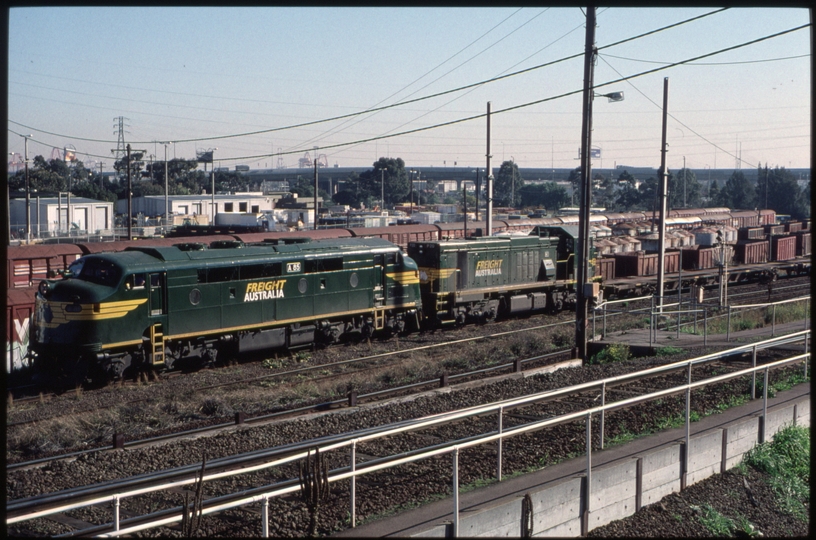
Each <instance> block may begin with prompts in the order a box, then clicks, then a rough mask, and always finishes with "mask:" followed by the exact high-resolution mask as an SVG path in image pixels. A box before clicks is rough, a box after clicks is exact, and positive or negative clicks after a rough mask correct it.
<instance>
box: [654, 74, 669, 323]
mask: <svg viewBox="0 0 816 540" xmlns="http://www.w3.org/2000/svg"><path fill="white" fill-rule="evenodd" d="M668 116H669V78H668V77H666V78H664V79H663V142H662V144H661V146H660V218H659V219H660V227H659V230H658V235H659V236H658V255H657V306H658V310H659V311H660V313H663V277H664V276H663V274H664V272H665V267H666V260H665V258H666V211H667V208H666V206H667V199H668V191H669V185H668V184H669V181H668V174H667V173H666V152H668V144H667V143H666V125H667V122H668Z"/></svg>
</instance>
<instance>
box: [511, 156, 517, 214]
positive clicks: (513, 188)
mask: <svg viewBox="0 0 816 540" xmlns="http://www.w3.org/2000/svg"><path fill="white" fill-rule="evenodd" d="M510 169H511V171H512V173H513V179H512V180H511V181H510V206H511V207H512V208H515V207H516V158H514V157H513V156H510Z"/></svg>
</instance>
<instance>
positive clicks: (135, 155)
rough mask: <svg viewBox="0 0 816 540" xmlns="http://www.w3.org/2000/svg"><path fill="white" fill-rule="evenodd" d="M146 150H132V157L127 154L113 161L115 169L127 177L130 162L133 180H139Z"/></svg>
mask: <svg viewBox="0 0 816 540" xmlns="http://www.w3.org/2000/svg"><path fill="white" fill-rule="evenodd" d="M143 157H144V152H131V153H130V157H128V156H127V154H126V155H124V156H122V158H121V159H118V160H116V161H115V162H114V163H113V169H114V170H115V171H116V172H117V173H119V175H120V176H123V177H126V176H127V171H128V164H129V165H130V167H129V168H130V178H131V182H136V181H138V179H139V178H141V171H142V168H143V167H144V165H145V163H144V161H142V158H143Z"/></svg>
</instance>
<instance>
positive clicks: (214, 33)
mask: <svg viewBox="0 0 816 540" xmlns="http://www.w3.org/2000/svg"><path fill="white" fill-rule="evenodd" d="M713 11H715V8H688V9H677V8H654V9H647V8H628V9H624V8H606V9H605V8H600V9H599V10H598V16H597V19H598V25H597V28H596V44H597V46H598V47H599V48H600V58H599V59H598V62H597V65H596V68H595V84H596V85H602V84H603V83H605V82H608V81H612V80H615V79H619V78H621V77H624V76H626V77H628V76H632V75H635V74H639V73H642V72H644V71H648V70H654V69H656V68H659V67H661V66H664V65H666V64H668V63H674V62H682V61H685V60H688V59H691V58H694V57H697V56H700V55H705V54H709V53H713V52H716V51H719V50H721V49H726V48H729V47H735V46H738V45H741V44H744V43H747V42H749V41H752V40H755V39H758V38H762V37H765V36H770V35H772V34H775V33H778V32H783V31H786V30H790V29H793V28H796V27H799V26H802V25H808V24H809V23H810V18H809V13H808V10H807V9H803V8H802V9H794V8H761V9H760V8H741V9H736V8H733V9H729V10H726V11H724V12H721V13H717V14H714V15H711V16H708V17H705V18H703V19H700V20H698V21H695V22H690V23H688V24H684V25H681V26H677V27H674V28H670V29H667V30H664V31H660V32H657V33H654V34H652V35H650V36H647V37H642V38H640V39H635V40H633V41H630V42H627V43H624V44H621V45H617V46H614V47H609V48H605V47H606V46H607V45H610V44H613V43H615V42H618V41H621V40H624V39H629V38H632V37H635V36H638V35H639V34H642V33H645V32H649V31H654V30H658V29H661V28H663V27H666V26H669V25H672V24H675V23H679V22H681V21H684V20H686V19H689V18H692V17H695V16H698V15H703V14H706V13H711V12H713ZM584 24H585V16H584V13H583V12H582V11H581V10H580V9H579V8H551V9H548V8H523V9H519V8H426V7H422V8H419V7H418V8H342V7H341V8H323V7H320V8H318V7H312V8H294V7H293V8H274V7H271V8H194V7H190V8H186V7H181V8H180V7H172V8H162V7H145V8H116V7H110V8H103V7H80V8H76V7H74V8H71V7H68V8H61V7H38V8H12V9H11V10H10V11H9V47H8V55H9V57H8V68H9V73H8V130H9V133H8V152H17V153H22V152H23V148H24V142H23V139H22V138H21V137H20V136H19V135H20V134H24V135H27V134H31V135H32V138H31V140H30V141H29V156H34V155H43V156H45V157H46V158H50V156H51V155H52V152H53V148H55V147H56V148H65V147H69V148H76V150H77V154H78V157H79V159H81V160H82V161H83V162H85V164H86V166H94V163H95V162H96V165H95V166H96V167H99V165H98V162H99V161H101V162H102V163H103V164H104V170H111V165H112V163H113V159H112V156H113V154H112V153H111V150H112V149H115V148H116V146H117V134H118V132H117V129H116V127H117V122H116V120H115V119H116V118H118V117H120V116H122V117H124V118H125V130H126V133H125V142H128V143H131V145H132V147H133V148H134V149H144V150H147V151H148V153H149V154H155V155H157V156H158V157H157V158H156V159H159V160H162V159H164V147H163V146H162V145H161V143H160V142H159V143H156V142H153V141H168V140H169V141H174V144H173V145H172V146H170V147H169V150H168V156H169V157H171V158H172V157H173V156H175V157H180V158H181V157H183V158H187V159H192V158H194V157H195V154H196V151H197V150H206V149H208V148H217V150H216V151H215V159H216V161H219V160H223V161H221V162H220V166H223V167H230V168H233V167H234V166H235V165H238V164H245V165H249V166H250V167H251V168H253V169H255V168H265V167H276V166H278V165H281V164H282V165H283V166H286V167H295V166H297V160H298V158H300V157H303V155H304V153H305V152H307V151H308V152H309V153H310V154H311V155H312V156H314V154H315V150H314V149H313V147H315V146H317V147H318V150H317V151H316V153H317V154H318V155H322V154H325V156H326V160H327V161H328V163H329V165H331V166H333V165H335V164H337V165H339V166H341V167H345V166H370V165H371V164H372V163H373V162H374V161H375V160H376V159H377V158H378V157H380V156H388V157H401V158H402V159H403V160H405V162H406V165H407V166H409V167H410V166H443V165H446V166H454V163H455V164H456V165H458V166H468V167H477V166H479V167H483V166H484V165H485V157H484V156H485V151H486V121H485V119H484V118H478V119H474V120H469V121H465V122H459V123H455V124H453V125H449V126H446V127H436V128H433V129H427V130H423V131H419V132H417V133H413V134H404V135H397V136H393V137H389V138H384V137H386V136H387V135H392V134H400V133H402V132H406V131H411V130H419V129H424V128H428V127H431V126H436V125H438V124H444V123H449V122H454V121H457V120H461V119H465V118H469V117H472V116H477V115H484V113H485V112H486V108H487V102H491V104H492V105H491V107H492V110H493V115H492V119H491V145H492V148H491V153H492V154H493V165H494V166H498V165H499V164H500V163H501V161H502V160H504V159H508V160H509V159H511V158H513V159H514V160H515V161H516V162H517V163H518V165H519V166H520V167H550V166H554V167H556V168H561V167H576V166H577V165H578V163H579V162H578V161H577V159H576V158H577V157H578V151H579V145H580V133H581V99H580V90H581V88H582V85H583V55H582V53H583V50H584V40H585V30H584ZM810 39H811V38H810V28H809V27H808V28H804V29H800V30H798V31H794V32H790V33H788V34H786V35H783V36H780V37H776V38H773V39H768V40H765V41H762V42H760V43H756V44H753V45H748V46H746V47H742V48H738V49H736V50H733V51H730V52H724V53H722V54H717V55H714V56H710V57H708V58H705V59H702V60H699V61H697V62H695V63H693V64H690V65H684V66H676V67H671V68H669V69H665V70H663V71H659V72H656V73H653V74H649V75H644V76H640V77H637V78H633V79H630V80H628V81H622V82H619V83H616V84H613V85H609V86H603V87H600V88H597V90H596V91H597V92H599V93H606V92H611V91H623V92H624V94H625V100H624V101H623V102H617V103H610V102H608V100H607V99H606V98H596V99H595V102H594V116H593V127H594V131H593V141H592V142H593V146H594V147H597V148H600V149H601V152H602V154H601V156H602V157H601V159H600V160H594V161H593V163H594V166H595V167H612V166H615V165H630V166H652V167H657V166H658V165H659V163H660V138H661V125H662V102H663V79H664V77H668V78H669V106H668V111H669V114H670V115H671V117H670V118H669V123H668V130H667V131H668V140H669V153H668V164H669V167H670V168H671V169H675V170H676V169H679V168H681V167H682V166H683V160H684V158H685V160H686V164H687V166H688V167H690V168H705V167H711V168H721V169H722V168H735V167H737V160H738V159H739V158H741V160H742V163H741V168H743V169H744V168H753V167H756V165H757V164H758V163H760V162H761V163H762V164H765V163H768V164H769V165H771V166H774V165H779V166H785V167H810V151H811V138H810V137H811V95H812V94H811V72H810V70H811V58H810V53H811V41H810ZM572 56H575V58H573V59H569V60H565V59H566V58H568V57H572ZM553 62H556V63H554V64H552V65H549V66H547V67H541V68H539V69H534V70H531V71H529V72H526V73H523V74H519V75H516V76H513V77H509V78H507V79H504V80H501V81H498V82H492V83H489V84H482V85H479V86H475V87H473V88H469V89H467V90H462V91H457V92H453V93H449V94H445V95H443V96H439V97H432V98H430V99H425V100H421V101H416V102H413V103H409V104H405V105H401V106H397V107H394V108H391V109H388V110H385V111H381V112H377V113H366V114H362V115H357V116H353V117H350V118H346V119H343V120H330V121H327V122H322V123H316V124H313V125H309V126H302V127H294V126H296V125H298V124H304V123H309V122H316V121H320V120H328V119H332V118H334V117H336V116H340V115H348V114H354V113H360V112H363V111H365V110H367V109H369V108H372V107H375V106H383V105H392V104H394V103H398V102H400V101H405V100H407V99H416V98H422V97H426V96H430V95H432V94H436V93H439V92H446V91H450V90H455V89H457V88H459V87H462V86H465V85H473V84H475V83H479V82H482V81H486V80H488V79H491V78H494V77H497V76H499V75H503V74H508V73H512V72H515V71H519V70H521V69H525V68H531V67H534V66H540V65H543V64H547V63H553ZM570 92H577V93H575V94H572V95H570V96H567V97H558V96H560V95H562V94H566V93H570ZM553 98H554V99H553ZM541 100H546V101H543V102H541V103H538V104H533V105H527V104H530V103H533V102H537V101H541ZM524 105H526V106H524ZM520 106H521V107H520ZM511 107H520V108H517V109H515V110H512V111H509V112H501V111H502V110H503V109H507V108H511ZM273 130H274V131H273ZM258 131H265V133H261V134H254V135H246V134H247V133H250V132H258ZM224 137H226V138H224ZM376 138H379V140H372V141H369V142H360V141H365V140H367V139H376ZM193 139H197V140H195V141H193ZM185 141H187V142H185ZM273 154H274V155H273Z"/></svg>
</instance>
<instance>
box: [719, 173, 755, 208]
mask: <svg viewBox="0 0 816 540" xmlns="http://www.w3.org/2000/svg"><path fill="white" fill-rule="evenodd" d="M718 201H719V202H720V203H721V206H726V207H728V208H732V209H735V210H736V209H740V210H750V209H752V208H756V189H755V187H754V185H753V184H751V181H750V180H748V179H747V178H745V174H744V173H743V172H742V171H734V172H732V173H731V176H729V177H728V180H726V182H725V186H724V187H723V189H722V190H721V191H719V193H718Z"/></svg>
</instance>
